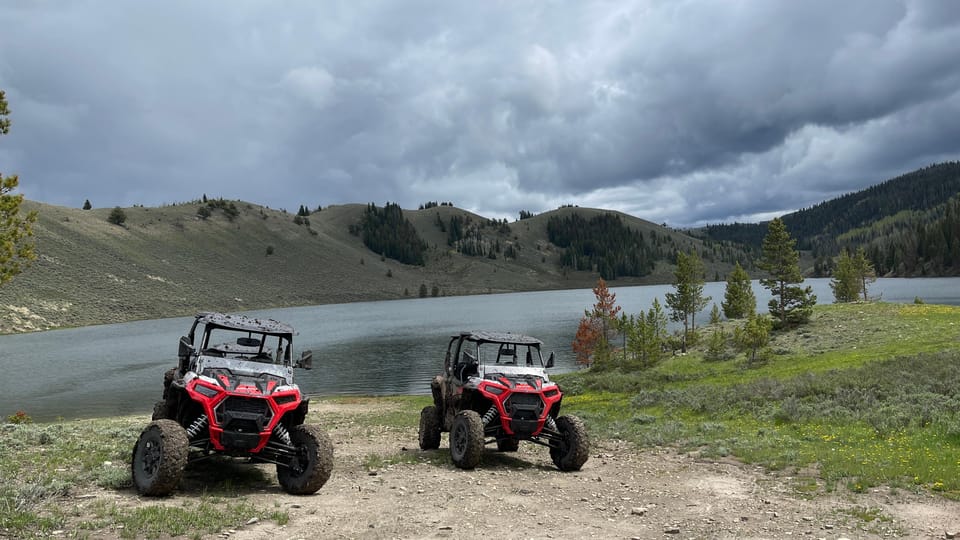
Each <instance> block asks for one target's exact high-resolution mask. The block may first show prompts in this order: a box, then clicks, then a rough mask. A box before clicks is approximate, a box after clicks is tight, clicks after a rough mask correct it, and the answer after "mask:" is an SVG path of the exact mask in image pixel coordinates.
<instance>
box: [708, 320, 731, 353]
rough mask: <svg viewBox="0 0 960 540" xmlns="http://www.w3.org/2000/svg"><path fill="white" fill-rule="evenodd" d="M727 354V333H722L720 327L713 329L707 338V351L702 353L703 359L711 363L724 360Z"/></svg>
mask: <svg viewBox="0 0 960 540" xmlns="http://www.w3.org/2000/svg"><path fill="white" fill-rule="evenodd" d="M728 357H729V355H728V354H727V333H726V332H724V331H723V327H722V326H718V327H715V328H714V329H713V332H711V333H710V337H709V338H707V350H706V351H705V352H704V353H703V358H704V359H705V360H708V361H711V362H718V361H720V360H726V359H727V358H728Z"/></svg>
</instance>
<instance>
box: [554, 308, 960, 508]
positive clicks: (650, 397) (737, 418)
mask: <svg viewBox="0 0 960 540" xmlns="http://www.w3.org/2000/svg"><path fill="white" fill-rule="evenodd" d="M772 349H774V350H778V351H781V353H780V354H775V355H773V357H772V358H771V359H770V360H768V361H767V362H766V363H764V364H762V365H760V366H758V367H754V368H750V367H748V366H747V365H746V364H745V362H744V359H743V357H739V358H734V359H732V360H729V361H726V362H705V361H704V360H703V358H702V354H701V353H700V352H699V351H694V352H693V353H692V354H689V355H687V356H685V357H672V358H668V359H666V360H664V361H663V362H662V363H661V364H660V365H658V366H657V367H656V368H654V369H651V370H648V371H646V372H627V373H624V372H623V371H621V370H618V369H607V370H603V369H601V370H596V369H595V370H591V371H587V372H581V373H578V374H571V375H566V376H562V377H560V381H561V385H562V386H563V388H564V389H565V390H566V391H567V392H568V393H574V394H576V395H568V396H567V397H565V398H564V407H565V408H566V410H568V411H572V412H575V413H577V414H579V415H581V416H582V417H583V419H584V420H585V421H586V423H587V425H588V426H589V427H590V429H591V431H592V432H593V433H595V434H597V435H600V436H603V437H615V438H621V439H625V440H629V441H633V442H636V443H637V444H639V445H641V446H655V445H675V446H677V447H679V448H681V449H683V450H688V451H697V452H698V453H700V455H703V456H706V457H716V456H727V455H730V456H734V457H736V458H738V459H740V460H743V461H745V462H748V463H757V464H761V465H763V466H765V467H767V468H769V469H774V470H779V469H790V470H791V471H792V472H797V471H814V472H813V473H812V474H814V475H815V476H816V481H804V483H803V484H802V485H801V486H798V491H803V492H810V491H811V490H812V489H813V486H814V485H815V486H816V489H821V488H822V489H824V490H834V489H837V488H838V487H844V488H846V489H849V490H851V491H854V492H856V491H863V490H866V489H868V488H870V487H873V486H878V485H886V486H890V487H892V488H905V489H928V490H932V491H935V492H939V493H942V494H944V495H945V496H948V497H952V498H960V477H958V475H957V474H956V471H957V470H958V468H960V369H958V368H960V308H955V307H948V306H935V305H916V306H914V305H895V304H852V305H832V306H818V307H817V310H816V316H815V318H814V320H813V323H812V324H810V325H809V326H806V327H802V328H801V329H799V330H795V331H792V332H785V333H782V334H778V335H777V336H776V337H775V339H774V341H773V344H772ZM817 481H818V482H817Z"/></svg>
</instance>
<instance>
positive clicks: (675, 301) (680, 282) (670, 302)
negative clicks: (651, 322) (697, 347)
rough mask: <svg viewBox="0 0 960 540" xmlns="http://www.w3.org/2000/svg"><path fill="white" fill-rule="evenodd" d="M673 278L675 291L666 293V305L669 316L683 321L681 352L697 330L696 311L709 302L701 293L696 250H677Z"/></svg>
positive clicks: (701, 287)
mask: <svg viewBox="0 0 960 540" xmlns="http://www.w3.org/2000/svg"><path fill="white" fill-rule="evenodd" d="M674 279H675V281H674V283H673V288H674V289H675V291H676V292H672V293H667V294H666V298H667V306H668V307H669V308H670V310H671V311H670V318H671V319H673V320H674V321H678V322H680V321H682V322H683V342H682V345H681V347H682V350H683V352H687V342H688V341H689V340H690V336H691V335H692V334H693V333H695V332H696V330H697V324H696V316H697V313H699V312H700V311H701V310H703V308H705V307H707V303H708V302H710V297H709V296H704V295H703V261H701V260H700V257H699V256H698V255H697V252H696V251H691V252H690V254H689V255H687V254H685V253H683V252H682V251H679V252H677V269H676V271H675V272H674Z"/></svg>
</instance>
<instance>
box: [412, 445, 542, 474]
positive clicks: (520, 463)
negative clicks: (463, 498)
mask: <svg viewBox="0 0 960 540" xmlns="http://www.w3.org/2000/svg"><path fill="white" fill-rule="evenodd" d="M543 451H544V452H548V450H546V449H544V450H543ZM419 452H420V453H421V455H423V456H424V457H425V458H427V459H426V463H429V464H432V465H434V466H437V467H443V468H450V469H456V466H454V464H453V462H452V461H451V460H450V451H449V450H446V449H440V450H420V451H419ZM547 455H549V454H547ZM477 469H490V470H496V469H531V470H540V471H555V470H556V467H553V466H552V465H547V464H544V463H543V462H541V461H530V460H529V459H524V458H522V457H520V456H518V455H517V454H516V453H514V452H499V451H497V450H494V449H489V448H484V450H483V457H482V458H480V464H479V465H477Z"/></svg>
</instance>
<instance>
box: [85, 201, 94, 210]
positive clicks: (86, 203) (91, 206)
mask: <svg viewBox="0 0 960 540" xmlns="http://www.w3.org/2000/svg"><path fill="white" fill-rule="evenodd" d="M91 208H93V205H92V204H90V199H87V200H85V201H83V209H84V210H90V209H91Z"/></svg>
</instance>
